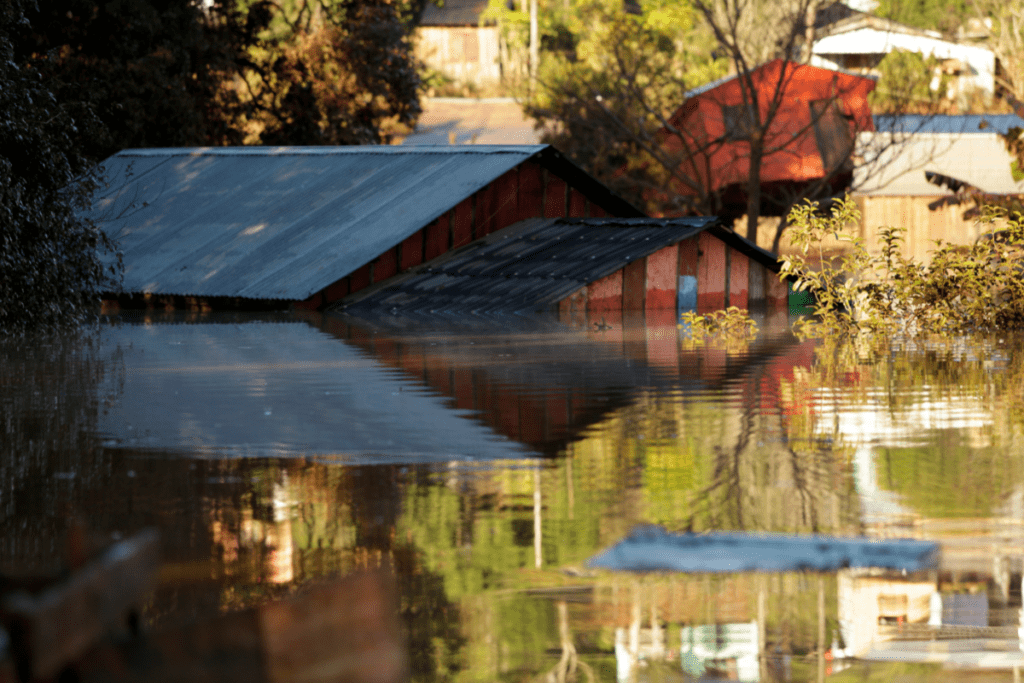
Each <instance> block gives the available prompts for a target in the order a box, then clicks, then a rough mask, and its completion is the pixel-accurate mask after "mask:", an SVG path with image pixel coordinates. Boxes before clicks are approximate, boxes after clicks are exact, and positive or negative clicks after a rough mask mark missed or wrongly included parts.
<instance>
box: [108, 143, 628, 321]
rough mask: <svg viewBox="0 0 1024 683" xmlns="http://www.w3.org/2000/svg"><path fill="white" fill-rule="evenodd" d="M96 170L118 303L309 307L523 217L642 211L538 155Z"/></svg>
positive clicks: (333, 151) (289, 153) (132, 153)
mask: <svg viewBox="0 0 1024 683" xmlns="http://www.w3.org/2000/svg"><path fill="white" fill-rule="evenodd" d="M102 169H103V171H104V172H105V174H106V175H107V177H108V179H109V184H108V186H107V187H105V188H101V189H100V190H98V191H97V193H96V195H95V197H94V201H93V208H92V210H91V212H90V213H89V216H90V217H91V218H93V220H95V221H96V222H97V224H98V225H99V226H100V227H101V228H102V229H103V230H104V231H105V232H106V233H107V234H108V235H109V236H110V237H111V238H113V239H115V240H117V242H118V244H119V246H120V249H121V251H122V252H123V254H124V264H125V271H124V283H123V293H121V294H119V295H118V297H117V298H118V299H119V301H120V304H121V305H128V306H139V305H142V306H154V305H160V306H195V305H198V306H202V305H211V306H214V307H217V306H244V307H250V306H253V305H256V303H255V302H256V301H263V302H266V303H265V304H260V305H267V306H276V307H281V306H287V305H289V304H292V305H299V306H303V307H307V308H319V307H322V306H325V305H326V304H328V303H331V302H332V301H337V300H339V299H341V298H342V297H345V296H347V295H349V294H351V293H353V292H357V291H359V290H361V289H364V288H366V287H368V286H370V285H371V284H373V283H376V282H380V281H382V280H385V279H387V278H389V277H391V276H392V275H395V274H397V273H400V272H403V271H406V270H408V269H410V268H413V267H414V266H417V265H419V264H421V263H423V262H425V261H429V260H431V259H434V258H436V257H438V256H440V255H441V254H444V253H445V252H447V251H449V250H450V249H456V248H458V247H461V246H464V245H466V244H469V243H470V242H472V241H473V240H475V239H480V238H482V237H484V236H486V235H489V234H490V233H492V232H495V231H497V230H501V229H502V228H505V227H507V226H509V225H512V224H513V223H515V222H517V221H520V220H523V219H526V218H534V217H587V216H593V217H602V216H607V215H615V216H624V217H630V216H634V217H638V216H642V215H643V214H642V213H641V212H640V211H639V210H637V209H636V208H634V207H633V206H632V205H630V204H629V203H627V202H625V201H624V200H622V199H620V198H618V197H616V196H615V195H613V194H612V193H611V192H610V191H609V190H608V188H606V187H605V186H604V185H602V184H600V183H598V182H597V181H596V180H594V179H593V178H591V177H590V176H589V175H587V174H586V173H584V172H583V171H582V170H580V169H579V168H578V167H577V166H575V165H573V164H572V163H571V162H569V161H568V160H567V159H565V158H564V157H563V156H562V155H561V154H559V153H558V152H557V151H556V150H554V149H553V148H551V147H548V146H546V145H505V146H498V145H467V146H453V145H444V146H438V147H433V146H427V145H418V146H360V147H277V148H271V147H240V148H200V149H148V150H125V151H123V152H120V153H118V154H116V155H114V156H113V157H111V158H109V159H107V160H106V161H104V162H103V164H102ZM112 294H117V293H112ZM247 302H248V303H247Z"/></svg>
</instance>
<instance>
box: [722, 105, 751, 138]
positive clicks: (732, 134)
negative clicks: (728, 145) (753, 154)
mask: <svg viewBox="0 0 1024 683" xmlns="http://www.w3.org/2000/svg"><path fill="white" fill-rule="evenodd" d="M722 122H723V123H724V125H725V135H724V136H723V138H722V139H724V140H725V141H726V142H735V141H737V140H749V139H750V134H751V132H752V131H753V130H754V117H753V112H752V111H751V110H750V105H749V104H735V105H723V106H722Z"/></svg>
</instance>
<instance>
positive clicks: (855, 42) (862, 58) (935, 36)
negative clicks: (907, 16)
mask: <svg viewBox="0 0 1024 683" xmlns="http://www.w3.org/2000/svg"><path fill="white" fill-rule="evenodd" d="M894 50H905V51H907V52H917V53H919V54H921V55H922V56H923V57H935V58H937V59H940V60H942V67H941V68H942V71H943V72H944V73H947V74H953V75H955V76H956V78H955V79H954V83H953V86H952V89H953V92H950V93H948V95H951V96H953V97H955V98H958V99H962V100H966V99H967V98H969V97H970V96H972V95H974V94H979V95H981V96H982V97H984V98H991V97H992V96H993V94H994V92H995V71H996V57H995V53H993V52H992V51H991V50H988V49H986V48H982V47H977V46H974V45H963V44H960V43H954V42H951V41H948V40H944V39H943V38H942V34H941V33H939V32H938V31H925V30H922V29H918V28H913V27H911V26H905V25H903V24H899V23H897V22H895V21H890V20H888V19H882V18H880V17H876V16H872V15H870V14H863V13H855V14H852V15H851V16H848V17H846V18H845V19H841V20H839V21H837V22H835V23H832V24H830V25H828V26H825V27H824V28H822V29H820V30H819V31H818V37H817V38H816V39H815V42H814V47H813V48H812V50H811V52H812V56H811V64H813V65H815V66H820V67H825V68H829V69H845V70H848V71H853V72H857V73H871V72H872V71H873V70H874V69H875V68H876V67H877V66H878V63H879V62H880V61H881V60H882V58H883V57H884V56H885V55H887V54H889V53H890V52H893V51H894ZM932 75H933V77H934V81H933V89H934V88H937V87H938V83H939V80H940V79H939V77H940V76H941V74H932Z"/></svg>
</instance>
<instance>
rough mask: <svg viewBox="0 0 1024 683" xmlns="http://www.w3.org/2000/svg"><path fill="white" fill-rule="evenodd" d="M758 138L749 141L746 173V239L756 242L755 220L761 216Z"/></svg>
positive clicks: (759, 147)
mask: <svg viewBox="0 0 1024 683" xmlns="http://www.w3.org/2000/svg"><path fill="white" fill-rule="evenodd" d="M763 153H764V148H763V147H762V146H761V142H760V141H759V140H751V141H750V172H749V174H748V175H747V239H748V240H750V241H751V242H753V243H754V244H757V221H758V219H759V218H760V217H761V157H762V155H763Z"/></svg>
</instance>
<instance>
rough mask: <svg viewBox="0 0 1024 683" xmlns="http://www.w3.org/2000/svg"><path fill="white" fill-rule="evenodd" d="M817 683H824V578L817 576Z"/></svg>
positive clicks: (821, 575) (820, 575)
mask: <svg viewBox="0 0 1024 683" xmlns="http://www.w3.org/2000/svg"><path fill="white" fill-rule="evenodd" d="M818 683H825V576H824V575H823V574H818Z"/></svg>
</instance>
